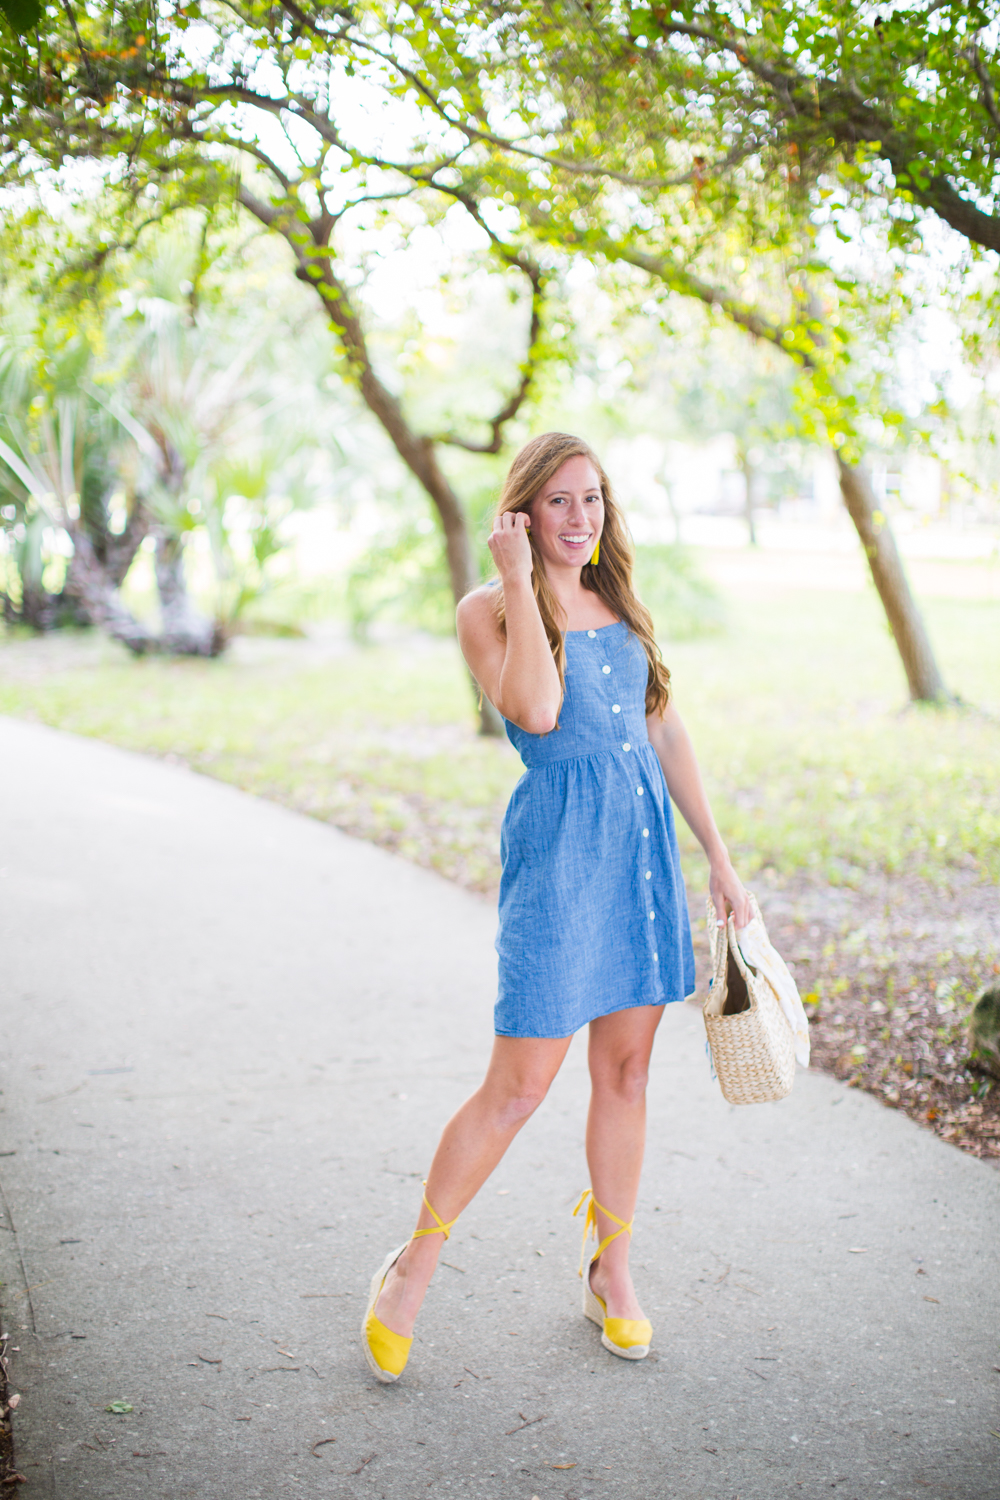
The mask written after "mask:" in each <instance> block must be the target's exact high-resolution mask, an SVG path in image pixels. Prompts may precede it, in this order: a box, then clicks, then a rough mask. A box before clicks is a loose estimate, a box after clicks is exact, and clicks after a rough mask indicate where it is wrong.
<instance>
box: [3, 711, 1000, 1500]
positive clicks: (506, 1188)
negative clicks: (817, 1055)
mask: <svg viewBox="0 0 1000 1500" xmlns="http://www.w3.org/2000/svg"><path fill="white" fill-rule="evenodd" d="M0 764H2V767H3V770H2V780H0V801H2V823H0V828H2V834H0V838H2V852H0V870H2V875H0V922H2V934H0V943H2V947H0V953H2V982H3V992H4V1007H3V1032H2V1036H3V1058H2V1063H3V1077H2V1079H0V1087H2V1088H3V1091H4V1092H3V1095H2V1098H0V1104H2V1106H3V1113H2V1115H0V1128H2V1137H3V1138H2V1141H0V1151H2V1152H3V1153H4V1155H3V1157H2V1159H0V1183H2V1187H3V1195H4V1200H5V1204H6V1213H7V1215H8V1220H7V1223H6V1226H5V1230H3V1231H0V1277H2V1280H3V1282H4V1287H3V1290H2V1299H3V1304H4V1309H5V1320H6V1326H7V1327H8V1328H10V1330H11V1332H12V1334H13V1338H12V1343H13V1344H14V1345H15V1346H17V1352H16V1353H14V1354H13V1356H12V1367H11V1382H12V1389H13V1390H16V1391H20V1392H21V1393H22V1401H21V1403H20V1405H19V1407H18V1408H17V1411H16V1413H15V1423H16V1427H15V1431H16V1440H17V1446H18V1458H19V1467H20V1469H21V1471H22V1472H23V1473H24V1474H25V1475H26V1476H27V1479H28V1485H27V1486H26V1487H24V1489H23V1494H24V1496H25V1500H49V1497H58V1500H77V1497H79V1500H84V1497H87V1500H133V1497H135V1500H139V1497H142V1500H177V1497H187V1496H192V1497H198V1500H257V1497H260V1500H265V1497H267V1500H271V1497H275V1496H308V1495H314V1496H317V1497H320V1496H322V1497H331V1496H332V1497H341V1496H352V1497H353V1496H366V1495H368V1496H373V1497H375V1496H382V1497H386V1500H413V1497H419V1496H423V1495H436V1496H440V1495H453V1496H463V1497H464V1496H469V1497H480V1496H481V1497H490V1500H531V1497H532V1496H538V1497H540V1500H550V1497H558V1500H564V1497H565V1500H584V1497H589V1496H596V1497H604V1496H608V1497H610V1496H627V1497H630V1500H631V1497H639V1500H646V1497H649V1500H654V1497H655V1500H659V1497H667V1496H669V1497H672V1500H673V1497H677V1500H688V1497H692V1500H693V1497H696V1496H697V1497H702V1496H704V1497H711V1500H733V1497H735V1496H739V1497H740V1500H774V1497H784V1496H795V1497H810V1496H820V1495H822V1496H830V1495H831V1494H834V1495H836V1496H837V1497H839V1500H845V1497H846V1500H871V1497H873V1496H884V1497H885V1500H938V1497H940V1500H992V1497H996V1496H998V1495H1000V1438H998V1437H997V1436H996V1433H997V1432H1000V1422H998V1413H997V1394H998V1392H1000V1374H998V1373H997V1372H996V1370H995V1368H994V1367H995V1366H998V1365H1000V1347H998V1340H997V1319H996V1313H997V1296H996V1287H997V1275H996V1259H995V1252H996V1247H997V1244H998V1243H1000V1174H997V1172H996V1170H995V1169H994V1168H992V1167H990V1166H989V1165H987V1164H985V1163H981V1162H978V1161H976V1160H974V1159H972V1158H970V1157H967V1156H963V1155H961V1154H960V1153H959V1152H958V1151H957V1150H955V1149H953V1148H951V1147H949V1146H947V1145H945V1144H943V1143H942V1142H941V1141H939V1140H937V1139H935V1137H934V1136H933V1135H931V1134H930V1133H925V1132H922V1131H920V1130H919V1129H917V1128H916V1127H915V1126H914V1125H913V1124H912V1123H911V1122H910V1121H908V1120H907V1119H905V1118H904V1117H902V1116H900V1115H896V1114H892V1113H890V1112H888V1111H886V1110H884V1109H883V1108H881V1107H880V1106H879V1105H878V1104H877V1103H875V1102H874V1101H873V1100H871V1099H870V1098H868V1097H866V1096H864V1095H862V1094H860V1093H856V1092H849V1091H847V1090H845V1089H843V1088H841V1087H840V1086H839V1085H837V1084H835V1083H833V1082H831V1081H830V1080H829V1079H827V1078H825V1077H821V1076H817V1075H812V1074H807V1075H800V1076H799V1078H798V1080H797V1082H796V1086H795V1090H794V1092H793V1094H792V1096H791V1097H790V1098H789V1099H788V1100H785V1101H783V1102H782V1103H781V1104H779V1105H774V1106H764V1107H757V1108H751V1109H744V1110H735V1109H732V1108H730V1107H729V1106H727V1105H726V1104H725V1103H724V1102H723V1100H722V1098H721V1096H720V1094H719V1092H718V1087H717V1085H716V1084H714V1083H713V1082H712V1081H711V1078H710V1075H709V1069H708V1064H707V1062H706V1059H705V1055H704V1033H703V1028H702V1023H701V1018H700V1016H699V1015H698V1014H697V1012H696V1011H695V1010H694V1009H693V1008H691V1007H690V1006H676V1007H673V1008H672V1009H670V1010H668V1012H667V1015H666V1017H665V1020H664V1023H663V1026H662V1029H661V1034H660V1038H659V1041H658V1044H657V1051H656V1055H655V1058H654V1070H653V1079H652V1085H651V1091H650V1094H651V1098H650V1147H649V1153H648V1158H647V1166H646V1173H645V1182H644V1190H643V1194H642V1199H641V1203H640V1207H639V1212H638V1215H637V1219H636V1237H635V1252H634V1258H635V1265H636V1281H637V1284H638V1286H639V1290H640V1295H641V1296H642V1298H643V1300H644V1302H645V1305H646V1308H647V1311H648V1312H649V1314H650V1316H651V1317H652V1318H653V1320H654V1324H655V1327H656V1335H655V1342H654V1354H653V1355H652V1356H651V1357H650V1358H649V1359H648V1360H647V1361H646V1362H644V1363H642V1364H636V1365H630V1364H627V1363H626V1362H624V1361H620V1360H616V1359H614V1358H612V1357H611V1356H609V1355H607V1354H606V1353H605V1352H604V1350H603V1349H602V1348H601V1347H600V1344H599V1336H598V1333H597V1330H596V1329H595V1328H594V1327H593V1326H592V1325H591V1324H589V1323H587V1322H585V1321H584V1319H583V1317H582V1316H581V1314H580V1311H579V1282H578V1281H577V1277H576V1266H577V1257H578V1254H579V1230H578V1227H577V1226H578V1222H579V1221H574V1220H572V1219H571V1218H570V1210H571V1208H572V1206H573V1203H574V1202H575V1199H576V1196H577V1195H578V1194H579V1193H580V1191H581V1190H582V1189H583V1188H584V1187H585V1186H586V1183H587V1176H586V1167H585V1163H584V1157H583V1150H582V1129H583V1118H584V1111H585V1106H586V1092H587V1090H586V1072H585V1055H584V1046H583V1038H580V1039H578V1041H577V1043H576V1044H575V1045H574V1047H573V1049H572V1050H571V1053H570V1057H569V1059H568V1061H567V1064H566V1066H565V1068H564V1070H563V1073H562V1074H561V1075H560V1077H559V1079H558V1080H557V1082H556V1085H555V1087H554V1088H553V1090H552V1094H551V1096H550V1099H549V1100H548V1101H547V1103H546V1104H545V1106H544V1107H543V1109H542V1110H541V1111H540V1112H539V1115H538V1116H537V1117H536V1119H535V1120H534V1121H532V1122H531V1124H530V1125H529V1127H528V1128H527V1129H526V1130H525V1132H524V1133H523V1134H522V1136H521V1137H520V1139H519V1140H518V1142H517V1143H516V1144H515V1146H514V1148H513V1149H512V1151H511V1152H510V1154H509V1156H508V1158H507V1159H506V1161H505V1162H504V1163H503V1165H502V1166H501V1168H500V1170H499V1171H498V1172H497V1174H496V1176H495V1178H494V1179H493V1180H492V1181H491V1182H490V1183H488V1184H487V1186H486V1188H485V1189H484V1191H483V1193H482V1194H481V1196H480V1198H479V1199H478V1200H477V1201H476V1202H475V1203H474V1204H473V1205H472V1206H471V1207H470V1208H469V1209H468V1211H467V1212H466V1213H465V1215H464V1216H463V1218H462V1220H461V1222H460V1224H459V1226H458V1229H457V1230H456V1232H455V1234H454V1235H453V1237H452V1240H451V1242H450V1244H449V1245H448V1247H447V1250H446V1253H445V1257H444V1258H445V1261H446V1263H447V1264H446V1265H445V1266H443V1268H442V1269H441V1271H440V1273H439V1277H438V1279H437V1281H436V1283H435V1285H434V1286H433V1288H432V1290H431V1294H430V1296H429V1298H428V1301H427V1303H426V1305H425V1309H424V1312H423V1315H422V1318H421V1321H420V1324H419V1327H418V1333H417V1338H416V1340H415V1343H414V1347H413V1353H412V1356H411V1361H410V1366H409V1369H408V1370H407V1372H406V1374H405V1376H404V1378H403V1379H402V1380H401V1381H400V1383H399V1384H398V1385H397V1386H394V1387H389V1388H381V1387H378V1386H377V1385H376V1384H375V1383H374V1382H373V1381H372V1379H371V1378H370V1376H369V1375H368V1372H367V1369H366V1367H365V1365H364V1361H363V1359H362V1355H361V1351H360V1348H359V1345H358V1334H357V1325H358V1322H359V1319H360V1315H361V1311H362V1308H363V1306H364V1298H365V1291H366V1288H367V1283H368V1279H369V1277H370V1275H371V1273H372V1271H373V1270H374V1268H375V1266H376V1265H377V1264H378V1262H379V1261H380V1260H381V1258H382V1256H383V1255H384V1254H385V1252H386V1250H387V1249H389V1248H390V1247H391V1246H393V1245H395V1244H397V1243H399V1242H400V1241H401V1240H402V1239H403V1238H405V1235H406V1234H407V1232H408V1230H409V1227H410V1225H411V1223H412V1220H413V1216H414V1213H415V1210H416V1207H417V1204H418V1203H419V1198H420V1179H421V1177H422V1176H423V1175H424V1173H425V1172H426V1169H427V1164H428V1161H429V1158H430V1153H431V1151H432V1149H433V1145H434V1142H435V1140H436V1137H437V1134H438V1131H439V1129H440V1126H441V1124H442V1122H443V1120H444V1119H445V1117H446V1116H447V1114H448V1113H449V1112H450V1111H451V1110H452V1109H453V1108H454V1107H455V1106H456V1105H457V1104H458V1103H459V1102H460V1101H461V1100H462V1098H463V1097H464V1096H465V1095H466V1094H467V1093H468V1092H469V1091H470V1089H471V1088H472V1087H473V1086H474V1084H475V1083H476V1082H477V1081H478V1079H479V1077H480V1074H481V1071H482V1067H483V1064H484V1061H485V1058H486V1055H487V1051H488V1048H489V1044H490V1035H491V1025H490V1022H491V1006H492V998H493V988H494V955H493V950H492V938H493V927H494V913H493V911H492V910H491V909H490V908H489V907H488V906H487V905H485V904H484V903H482V902H480V901H477V900H476V899H475V898H473V897H470V896H468V895H466V894H464V893H463V892H462V891H460V890H458V889H456V888H454V887H451V886H449V885H447V884H445V883H444V882H443V881H441V880H438V879H437V878H436V877H434V876H433V875H430V874H427V873H426V872H424V871H421V870H418V869H416V868H413V867H412V866H409V865H407V864H405V863H403V862H402V861H400V860H397V859H394V858H392V857H391V856H388V855H386V854H384V853H383V852H381V851H379V850H377V849H375V848H372V847H370V846H367V845H365V844H362V843H357V842H353V841H352V840H350V839H348V838H345V837H344V836H342V835H340V834H338V833H337V832H335V831H333V830H332V829H330V828H328V827H325V826H323V825H321V824H319V823H315V822H311V821H309V820H308V819H306V818H301V817H297V816H295V815H294V814H291V813H288V812H285V811H282V810H281V809H279V808H277V807H273V806H269V805H267V804H266V803H262V802H257V801H254V800H252V799H250V798H248V797H246V796H243V795H242V794H240V793H238V792H235V791H232V790H230V789H228V788H226V787H224V786H220V785H218V784H215V783H213V782H210V781H207V780H203V779H201V778H199V777H197V776H193V775H190V774H188V773H187V772H184V771H180V770H176V769H172V768H170V767H167V766H164V765H160V764H156V763H154V762H149V761H144V760H142V759H139V758H137V757H133V756H129V755H127V754H125V753H123V752H121V751H118V750H114V749H110V748H108V747H105V746H103V745H99V744H95V743H91V742H88V741H83V740H77V739H73V738H70V737H68V736H63V735H59V734H56V733H54V732H52V731H49V730H45V729H41V728H36V727H33V726H28V725H24V724H20V723H14V722H11V721H9V720H7V721H0ZM115 1401H123V1402H126V1403H128V1404H129V1405H130V1406H131V1407H132V1408H133V1410H132V1411H131V1412H130V1413H128V1414H125V1415H114V1414H111V1413H108V1412H106V1410H105V1408H106V1407H107V1406H108V1405H109V1404H111V1403H112V1402H115ZM991 1429H993V1432H992V1433H991Z"/></svg>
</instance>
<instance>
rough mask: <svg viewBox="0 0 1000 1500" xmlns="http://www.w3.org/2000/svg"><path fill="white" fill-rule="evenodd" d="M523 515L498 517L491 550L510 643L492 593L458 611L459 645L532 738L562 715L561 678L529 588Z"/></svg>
mask: <svg viewBox="0 0 1000 1500" xmlns="http://www.w3.org/2000/svg"><path fill="white" fill-rule="evenodd" d="M526 521H527V517H526V516H525V515H524V514H523V513H521V512H517V513H509V514H507V515H502V516H498V517H497V519H496V521H495V522H494V526H493V534H492V536H491V537H490V541H489V546H490V551H491V552H492V554H493V560H494V562H495V563H496V565H497V569H498V571H499V573H500V582H501V585H502V587H503V597H504V614H505V617H506V623H507V638H506V640H505V639H504V638H503V636H502V635H501V634H500V632H499V630H498V629H497V620H496V614H495V613H494V608H493V600H492V599H491V598H490V593H491V590H489V589H477V590H476V591H475V592H474V593H472V594H469V595H467V596H466V598H464V599H463V600H462V602H461V604H460V605H459V606H458V616H457V618H458V643H459V645H460V646H461V648H462V655H463V656H464V657H465V660H466V661H467V662H468V665H469V670H470V672H471V673H472V675H473V677H474V678H475V679H476V681H477V682H478V683H479V686H480V687H481V688H482V690H483V692H484V693H485V694H486V696H487V698H488V699H489V700H490V702H491V703H492V704H493V705H494V707H496V708H498V709H499V710H500V712H501V713H502V714H503V716H504V718H505V719H510V721H511V722H512V723H513V724H517V725H518V726H519V727H520V728H521V729H526V730H527V731H528V733H529V734H548V733H549V731H550V730H552V729H554V728H555V725H556V719H557V717H558V715H559V699H560V687H559V673H558V671H557V670H556V664H555V662H554V661H553V659H552V648H551V647H550V645H549V641H548V637H547V636H546V634H545V627H544V625H543V624H542V617H541V615H540V614H539V613H538V605H537V604H536V603H535V595H534V593H533V591H532V587H531V547H530V544H529V542H528V536H527V531H526V526H525V523H526Z"/></svg>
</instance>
